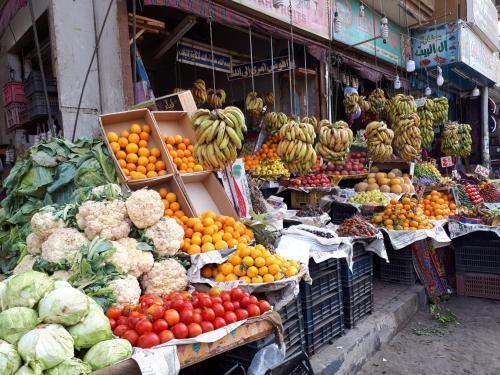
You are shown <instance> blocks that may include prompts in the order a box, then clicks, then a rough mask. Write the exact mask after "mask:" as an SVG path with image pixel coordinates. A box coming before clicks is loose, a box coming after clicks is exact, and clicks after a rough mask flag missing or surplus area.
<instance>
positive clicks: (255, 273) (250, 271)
mask: <svg viewBox="0 0 500 375" xmlns="http://www.w3.org/2000/svg"><path fill="white" fill-rule="evenodd" d="M258 275H259V270H258V269H257V267H255V266H250V267H248V269H247V276H248V277H255V276H258Z"/></svg>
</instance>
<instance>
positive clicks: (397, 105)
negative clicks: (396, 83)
mask: <svg viewBox="0 0 500 375" xmlns="http://www.w3.org/2000/svg"><path fill="white" fill-rule="evenodd" d="M412 113H417V103H415V99H413V96H411V95H408V96H407V95H404V94H397V95H395V96H393V97H392V99H391V100H390V102H389V121H390V122H391V126H392V128H393V129H394V130H396V127H397V123H398V121H399V118H400V117H401V116H403V115H411V114H412Z"/></svg>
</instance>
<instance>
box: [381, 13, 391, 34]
mask: <svg viewBox="0 0 500 375" xmlns="http://www.w3.org/2000/svg"><path fill="white" fill-rule="evenodd" d="M380 36H382V38H383V39H388V38H389V21H388V20H387V17H386V16H385V15H384V16H383V17H382V18H381V19H380Z"/></svg>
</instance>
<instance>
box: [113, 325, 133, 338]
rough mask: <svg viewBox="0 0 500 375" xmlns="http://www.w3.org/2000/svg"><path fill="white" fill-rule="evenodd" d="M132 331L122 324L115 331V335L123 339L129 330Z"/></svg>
mask: <svg viewBox="0 0 500 375" xmlns="http://www.w3.org/2000/svg"><path fill="white" fill-rule="evenodd" d="M129 329H130V327H129V326H126V325H124V324H121V325H119V326H117V327H116V328H115V329H114V330H113V333H114V334H115V336H118V337H122V335H123V334H124V333H125V332H127V331H128V330H129Z"/></svg>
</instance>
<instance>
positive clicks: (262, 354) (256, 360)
mask: <svg viewBox="0 0 500 375" xmlns="http://www.w3.org/2000/svg"><path fill="white" fill-rule="evenodd" d="M283 359H285V349H284V348H283V350H281V349H280V348H279V347H278V345H276V344H271V345H268V346H265V347H264V348H262V349H260V350H259V351H258V352H257V353H255V356H254V357H253V359H252V363H251V364H250V367H249V368H248V371H247V375H265V374H266V371H267V370H269V369H271V368H273V367H274V366H276V365H277V364H279V363H280V362H281V361H283Z"/></svg>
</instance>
